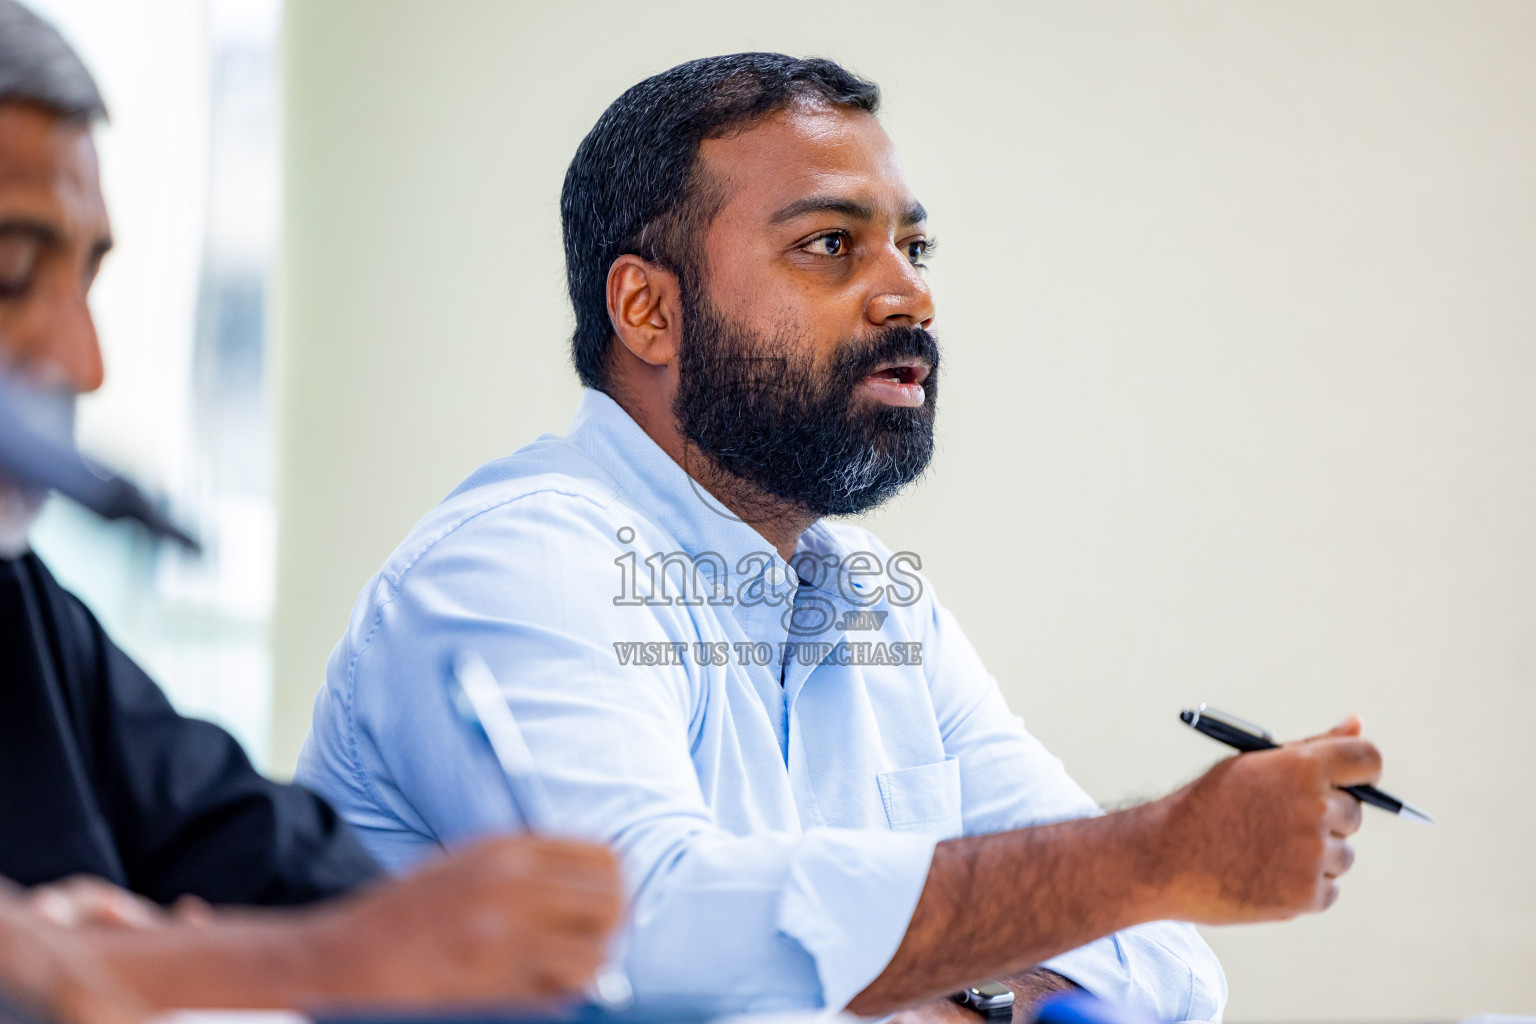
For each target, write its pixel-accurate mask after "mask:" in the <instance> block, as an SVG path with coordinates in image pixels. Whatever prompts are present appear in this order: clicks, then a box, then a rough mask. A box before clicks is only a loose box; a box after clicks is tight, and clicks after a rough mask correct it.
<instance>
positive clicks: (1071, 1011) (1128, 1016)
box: [1031, 992, 1159, 1024]
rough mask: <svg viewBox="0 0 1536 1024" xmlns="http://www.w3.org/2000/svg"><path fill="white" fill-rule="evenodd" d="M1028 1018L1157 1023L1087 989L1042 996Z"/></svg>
mask: <svg viewBox="0 0 1536 1024" xmlns="http://www.w3.org/2000/svg"><path fill="white" fill-rule="evenodd" d="M1031 1019H1032V1020H1034V1021H1035V1024H1159V1022H1158V1021H1155V1020H1153V1019H1152V1018H1151V1017H1147V1016H1144V1015H1143V1014H1140V1013H1138V1012H1136V1011H1135V1010H1129V1009H1126V1008H1125V1007H1123V1006H1115V1005H1114V1004H1112V1003H1106V1002H1105V1001H1104V1000H1102V999H1099V998H1098V997H1096V996H1091V995H1089V994H1088V993H1087V992H1063V993H1061V994H1060V995H1055V996H1051V997H1050V998H1049V999H1045V1000H1042V1001H1041V1002H1040V1004H1039V1005H1038V1006H1036V1007H1035V1010H1034V1016H1033V1017H1032V1018H1031Z"/></svg>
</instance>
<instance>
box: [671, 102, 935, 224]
mask: <svg viewBox="0 0 1536 1024" xmlns="http://www.w3.org/2000/svg"><path fill="white" fill-rule="evenodd" d="M699 157H700V159H701V160H702V161H704V169H705V171H706V173H708V174H710V175H711V176H713V177H714V178H715V180H717V181H719V182H720V183H721V184H722V185H723V186H724V187H725V190H726V195H727V198H726V203H725V205H726V207H727V208H729V207H732V206H734V207H736V208H737V209H736V210H735V211H733V212H735V213H737V214H739V215H746V216H750V217H752V218H753V219H760V220H763V221H773V220H776V219H781V218H779V217H777V216H776V215H778V214H779V213H780V211H783V210H785V209H787V208H788V207H789V206H791V205H792V204H794V203H796V202H799V201H801V200H804V199H806V198H808V197H831V196H838V197H843V198H847V199H851V200H854V201H856V202H858V203H860V204H861V205H864V206H868V207H871V208H872V209H873V210H874V211H875V212H876V213H877V215H882V216H883V215H887V214H889V215H891V216H893V217H895V218H897V219H902V218H904V217H905V216H906V214H907V213H908V211H910V210H912V209H913V208H914V207H916V203H915V201H914V200H913V198H912V195H911V190H910V189H909V188H908V187H907V182H906V177H905V176H904V174H903V173H902V169H901V160H900V158H899V157H898V155H897V153H896V147H895V145H894V144H893V143H892V142H891V138H890V136H889V135H887V134H886V132H885V129H884V128H882V127H881V125H880V122H879V121H877V120H876V119H875V118H874V116H873V115H871V114H869V113H867V112H865V111H862V110H853V109H848V108H842V107H834V106H831V105H828V104H821V103H809V102H802V103H797V104H795V105H793V106H791V107H788V108H786V109H784V110H781V111H777V112H776V113H774V114H771V115H769V116H768V117H765V118H763V119H762V120H761V121H759V122H758V123H756V124H754V125H753V126H752V127H751V128H749V129H748V130H746V131H743V132H738V133H736V134H733V135H730V136H728V137H726V138H723V139H707V140H705V141H704V143H703V144H702V145H701V146H700V148H699Z"/></svg>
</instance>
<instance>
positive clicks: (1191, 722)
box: [1179, 704, 1435, 825]
mask: <svg viewBox="0 0 1536 1024" xmlns="http://www.w3.org/2000/svg"><path fill="white" fill-rule="evenodd" d="M1179 720H1180V721H1182V722H1183V723H1184V724H1185V725H1187V726H1189V727H1190V728H1191V729H1194V730H1195V731H1196V732H1202V733H1204V734H1205V735H1207V736H1209V737H1210V738H1211V739H1213V740H1216V741H1217V742H1219V743H1225V744H1226V745H1227V746H1229V747H1231V748H1232V749H1234V750H1236V751H1238V752H1239V753H1243V754H1246V753H1249V752H1251V751H1255V750H1273V749H1275V748H1276V747H1278V746H1279V745H1280V744H1278V743H1276V742H1275V738H1274V736H1273V735H1271V734H1270V733H1268V732H1266V731H1265V730H1263V729H1260V728H1258V727H1257V726H1255V725H1253V724H1251V723H1249V722H1244V721H1243V720H1242V719H1240V718H1237V717H1236V716H1234V715H1229V714H1226V713H1224V712H1221V711H1217V710H1216V709H1215V708H1210V707H1206V706H1205V705H1204V704H1201V705H1200V706H1199V707H1198V708H1196V709H1195V710H1193V711H1191V710H1189V709H1188V708H1185V709H1184V710H1183V711H1180V712H1179ZM1343 789H1344V792H1346V793H1348V794H1349V795H1350V796H1352V797H1354V798H1355V799H1356V800H1359V801H1360V802H1361V803H1364V804H1370V805H1371V806H1372V807H1380V808H1381V809H1382V810H1384V811H1391V812H1392V813H1393V814H1396V815H1399V816H1401V817H1404V818H1407V819H1408V820H1410V821H1421V822H1423V823H1424V824H1426V825H1433V824H1434V823H1435V819H1434V818H1431V817H1430V816H1429V815H1427V814H1425V813H1424V812H1423V811H1421V810H1419V809H1418V808H1417V807H1415V806H1413V804H1410V803H1409V802H1408V801H1406V800H1399V799H1398V798H1397V797H1395V796H1389V795H1388V794H1386V793H1383V792H1382V791H1381V790H1379V789H1377V788H1376V787H1375V786H1344V787H1343Z"/></svg>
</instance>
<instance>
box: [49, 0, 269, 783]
mask: <svg viewBox="0 0 1536 1024" xmlns="http://www.w3.org/2000/svg"><path fill="white" fill-rule="evenodd" d="M25 2H28V3H31V4H32V5H33V7H34V8H35V9H36V10H37V11H38V12H39V13H40V14H42V15H43V16H44V17H47V18H49V19H51V20H52V21H53V22H54V24H56V25H58V27H59V28H60V30H61V31H63V32H64V34H65V36H66V37H67V38H68V39H69V40H70V42H71V43H72V44H73V45H74V46H75V47H76V48H77V49H78V50H79V52H80V54H81V56H82V57H83V58H84V59H85V61H86V63H87V64H88V65H89V66H90V68H91V70H92V72H93V73H94V74H95V75H96V78H97V82H98V84H99V85H100V87H101V90H102V93H103V95H104V96H105V97H106V101H107V106H108V109H109V110H110V112H111V121H110V122H109V123H107V124H105V125H102V126H100V127H99V128H98V129H97V133H96V140H97V146H98V148H99V150H100V153H101V166H102V185H103V189H104V191H105V193H106V198H107V204H108V208H109V211H110V213H111V216H112V222H113V233H114V236H115V238H116V240H117V248H116V250H115V251H114V252H113V254H112V255H111V257H109V259H108V262H107V264H106V265H105V266H104V267H103V270H102V273H101V277H100V279H99V280H98V283H97V286H96V288H95V289H94V291H93V293H92V301H91V304H92V309H93V311H94V314H95V317H96V321H97V326H98V328H99V331H100V334H101V339H102V347H103V349H104V351H105V355H106V360H107V375H108V376H107V384H106V386H105V387H104V388H103V389H102V391H101V392H99V393H98V394H96V395H92V396H90V397H89V398H87V399H86V400H84V401H83V402H82V404H81V409H80V430H79V439H80V444H81V447H82V448H84V449H85V450H86V451H88V452H90V453H91V454H93V455H97V456H98V457H101V458H103V459H104V460H106V461H108V462H110V463H112V464H113V465H114V466H116V467H119V468H122V469H124V470H126V471H128V472H130V473H131V474H132V475H134V476H135V477H136V478H137V479H138V480H139V481H140V482H141V483H143V484H145V485H146V486H147V487H148V488H150V489H152V490H156V491H159V492H160V493H163V494H165V495H166V496H167V497H168V498H169V501H170V505H171V508H172V509H173V510H174V512H175V514H176V515H177V517H178V518H179V519H181V520H182V521H184V522H187V523H190V524H191V525H193V526H194V527H195V528H196V529H197V531H198V533H199V535H200V536H201V537H202V539H203V541H204V543H205V545H206V547H207V551H206V553H205V555H204V556H203V557H202V558H201V559H197V560H192V559H189V558H187V557H185V556H183V555H181V554H180V553H178V552H176V551H174V550H172V549H170V548H168V547H160V546H157V545H155V544H153V543H151V542H150V541H148V540H147V539H146V538H145V537H144V536H143V535H142V534H140V533H138V532H137V531H136V530H135V529H134V528H133V527H129V526H121V525H116V524H106V523H102V522H99V521H97V520H95V519H93V518H92V517H91V516H89V514H87V513H84V512H82V511H80V510H79V509H77V508H74V507H72V506H70V505H69V504H68V503H66V502H64V501H62V500H57V499H56V500H55V501H53V502H52V503H51V504H50V506H49V508H48V511H47V512H46V513H45V514H44V517H43V519H42V521H41V522H40V523H39V524H38V527H37V532H36V533H35V535H34V541H35V546H36V548H37V550H38V552H39V554H41V555H42V557H43V558H44V560H46V561H47V562H48V564H49V565H50V566H51V567H52V568H53V570H54V572H55V573H56V574H57V575H58V576H59V578H60V579H61V581H62V582H63V583H64V584H65V585H66V586H68V587H70V588H71V589H73V590H74V591H75V592H76V593H77V594H79V595H80V596H81V597H82V598H83V599H84V600H85V601H86V603H87V604H88V605H90V607H91V609H92V610H93V611H94V612H95V613H96V614H97V616H98V617H99V618H101V620H102V622H103V623H104V624H105V626H106V628H107V630H108V631H109V632H110V633H111V634H112V636H113V638H114V639H115V640H116V641H117V642H118V644H119V645H121V646H122V647H123V648H124V649H126V650H127V651H128V653H129V654H130V655H132V656H133V657H134V658H135V659H136V660H137V661H138V662H139V663H140V664H141V665H142V666H144V668H145V669H146V670H147V671H149V672H150V674H151V675H152V676H154V677H155V679H156V681H157V682H159V683H160V684H161V686H162V687H163V688H164V689H165V690H166V692H167V693H168V694H169V695H170V697H171V699H172V701H174V702H175V703H176V705H177V707H178V708H180V709H181V710H182V711H183V712H184V713H187V714H192V715H196V716H198V717H202V718H208V719H211V720H213V721H216V722H218V723H220V724H221V725H224V726H225V727H226V728H228V729H230V731H232V732H233V733H234V734H235V735H236V736H237V737H238V738H239V739H240V740H241V741H242V742H243V743H244V744H245V747H246V749H247V750H248V751H249V752H250V753H251V755H252V757H253V758H254V759H255V760H256V761H257V763H258V764H262V763H263V762H264V761H265V759H266V756H267V751H268V745H269V739H270V729H271V654H270V644H269V626H270V620H271V611H272V601H273V593H274V572H275V565H276V548H275V542H276V523H275V515H274V505H273V498H272V487H273V451H274V445H273V442H272V433H271V423H272V418H271V414H270V408H269V403H270V396H269V392H268V389H267V360H266V356H267V352H268V347H267V323H268V318H267V303H268V301H269V293H270V282H271V266H272V258H273V252H274V245H275V231H276V225H277V220H278V203H279V195H278V187H279V186H278V182H279V163H278V143H279V138H280V131H279V122H278V118H279V110H280V107H279V85H278V64H277V43H278V27H279V21H280V16H281V6H280V4H281V0H25Z"/></svg>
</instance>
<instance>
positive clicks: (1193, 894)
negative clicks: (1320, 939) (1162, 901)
mask: <svg viewBox="0 0 1536 1024" xmlns="http://www.w3.org/2000/svg"><path fill="white" fill-rule="evenodd" d="M1380 777H1381V754H1380V753H1379V752H1378V751H1377V749H1376V747H1375V746H1374V745H1373V744H1371V743H1370V742H1369V741H1367V740H1364V739H1361V738H1360V720H1359V719H1358V718H1355V717H1353V716H1352V717H1350V718H1349V719H1347V720H1345V721H1344V722H1343V723H1341V724H1340V725H1338V726H1336V727H1334V728H1333V729H1331V730H1329V731H1328V732H1326V733H1324V734H1322V735H1321V736H1316V737H1313V738H1311V739H1307V740H1301V741H1299V742H1296V743H1289V744H1286V745H1285V746H1283V747H1280V748H1279V749H1277V750H1267V751H1261V752H1257V753H1251V754H1243V755H1241V756H1239V757H1230V758H1227V759H1226V760H1225V761H1222V762H1221V763H1219V764H1217V765H1216V766H1215V767H1214V768H1212V769H1211V770H1210V771H1208V772H1206V773H1205V774H1204V775H1203V776H1201V777H1200V778H1198V779H1196V780H1195V781H1194V782H1193V783H1191V784H1190V785H1188V786H1186V787H1184V788H1183V789H1181V790H1179V791H1178V792H1176V793H1173V794H1172V795H1170V796H1168V797H1165V798H1164V799H1163V800H1160V801H1157V804H1154V805H1153V806H1157V805H1161V811H1162V812H1163V813H1164V814H1165V815H1166V818H1165V822H1166V826H1167V828H1166V831H1165V833H1164V835H1165V836H1166V843H1165V845H1164V855H1165V856H1166V857H1167V860H1166V861H1165V865H1166V868H1165V871H1164V872H1160V874H1163V877H1166V878H1170V879H1172V880H1173V881H1172V884H1171V885H1169V886H1168V889H1167V893H1166V895H1167V897H1168V900H1169V908H1168V909H1169V913H1168V915H1167V916H1169V917H1176V918H1179V919H1182V920H1187V921H1196V922H1199V923H1202V924H1235V923H1240V922H1248V921H1273V920H1280V919H1285V918H1290V917H1295V916H1296V915H1298V914H1303V913H1308V912H1312V911H1319V910H1325V909H1327V908H1328V907H1329V906H1330V905H1332V903H1333V901H1334V900H1335V899H1337V898H1338V894H1339V887H1338V878H1339V876H1340V875H1342V874H1344V873H1345V872H1346V871H1348V870H1349V867H1350V864H1351V863H1353V861H1354V851H1353V849H1352V848H1351V847H1350V845H1349V843H1348V842H1347V839H1348V837H1349V836H1351V835H1353V834H1354V833H1355V832H1356V831H1357V830H1358V829H1359V828H1360V802H1359V801H1358V800H1356V799H1355V798H1354V797H1353V796H1350V795H1349V794H1348V793H1345V792H1343V791H1342V790H1341V788H1340V787H1343V786H1354V785H1361V784H1368V783H1374V782H1376V781H1377V780H1378V779H1379V778H1380Z"/></svg>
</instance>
